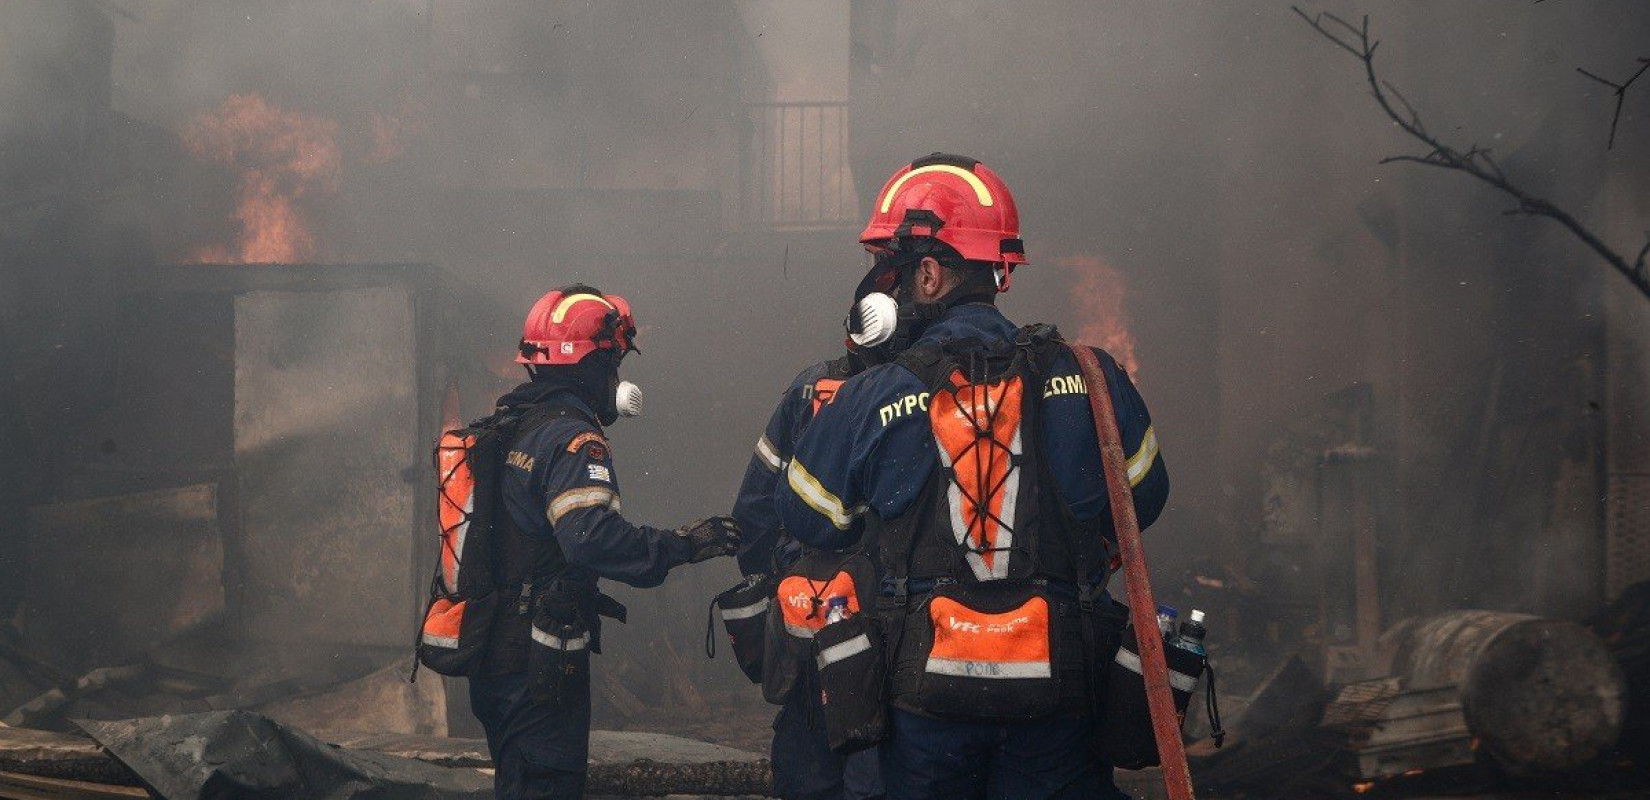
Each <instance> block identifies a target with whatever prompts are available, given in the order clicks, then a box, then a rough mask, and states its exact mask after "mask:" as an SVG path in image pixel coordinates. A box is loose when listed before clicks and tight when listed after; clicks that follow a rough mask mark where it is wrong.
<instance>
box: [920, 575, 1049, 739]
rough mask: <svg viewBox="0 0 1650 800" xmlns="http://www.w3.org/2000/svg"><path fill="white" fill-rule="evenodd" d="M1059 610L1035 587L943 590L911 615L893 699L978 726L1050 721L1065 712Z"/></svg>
mask: <svg viewBox="0 0 1650 800" xmlns="http://www.w3.org/2000/svg"><path fill="white" fill-rule="evenodd" d="M1059 613H1060V612H1059V610H1058V609H1057V608H1056V604H1054V603H1053V602H1051V601H1050V599H1049V597H1048V595H1047V593H1046V592H1045V591H1044V590H1043V588H1042V587H1041V586H1038V585H1036V584H1029V585H1028V584H1012V585H1007V586H995V585H991V584H976V585H968V586H958V585H945V586H941V587H939V588H937V589H936V590H935V591H934V593H933V595H931V596H930V597H929V598H928V600H927V601H925V602H924V603H921V604H918V605H916V606H913V607H912V608H911V609H910V610H909V611H908V612H907V613H906V619H905V622H906V628H905V634H904V636H903V637H902V639H903V641H902V642H901V648H900V649H901V651H902V652H901V653H900V654H899V655H898V657H897V659H896V665H895V669H896V674H897V675H899V676H901V678H902V680H896V685H895V689H896V692H897V694H896V697H895V700H896V701H897V702H898V703H899V704H900V705H902V706H905V707H907V708H909V709H910V710H912V711H916V712H918V713H922V714H927V715H929V716H934V717H939V718H960V719H968V720H972V721H977V722H1026V721H1031V720H1037V719H1043V718H1046V717H1049V716H1052V715H1053V714H1055V713H1056V712H1058V711H1059V710H1060V709H1061V686H1060V672H1061V671H1062V670H1060V669H1059V666H1060V665H1061V664H1062V663H1063V662H1062V661H1061V660H1060V658H1061V656H1062V655H1064V653H1063V652H1062V650H1063V648H1064V647H1066V646H1069V643H1068V642H1066V641H1064V639H1065V638H1066V637H1062V636H1060V635H1059V629H1058V627H1057V626H1058V624H1059V622H1058V616H1059ZM901 684H903V686H902V685H901Z"/></svg>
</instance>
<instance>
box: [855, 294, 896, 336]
mask: <svg viewBox="0 0 1650 800" xmlns="http://www.w3.org/2000/svg"><path fill="white" fill-rule="evenodd" d="M854 315H855V316H857V317H858V318H859V331H858V332H857V333H849V334H848V338H849V339H852V340H853V342H854V344H856V345H859V346H860V347H876V346H877V345H881V344H886V343H887V342H888V341H889V340H890V339H893V338H894V332H895V331H896V330H897V329H898V328H899V301H897V300H895V299H894V298H893V297H891V296H889V295H887V294H885V293H883V292H872V293H870V294H868V295H865V296H864V297H862V298H860V301H859V302H858V303H855V304H854Z"/></svg>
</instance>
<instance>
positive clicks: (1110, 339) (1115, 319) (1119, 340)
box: [1055, 256, 1140, 380]
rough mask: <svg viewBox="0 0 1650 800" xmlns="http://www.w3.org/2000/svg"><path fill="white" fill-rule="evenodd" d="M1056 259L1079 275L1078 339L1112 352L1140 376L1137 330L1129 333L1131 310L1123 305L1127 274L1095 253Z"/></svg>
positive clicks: (1075, 289) (1075, 291) (1074, 292)
mask: <svg viewBox="0 0 1650 800" xmlns="http://www.w3.org/2000/svg"><path fill="white" fill-rule="evenodd" d="M1055 263H1056V264H1057V265H1059V266H1060V267H1061V268H1063V269H1065V270H1067V271H1069V272H1072V273H1075V274H1076V276H1077V283H1076V286H1075V287H1073V290H1072V297H1073V298H1075V299H1076V302H1077V304H1078V322H1079V327H1078V329H1077V341H1079V342H1081V343H1083V344H1086V345H1090V346H1093V347H1098V348H1100V349H1102V350H1105V351H1106V352H1107V353H1110V354H1111V357H1112V358H1115V359H1117V363H1118V365H1119V366H1121V367H1122V368H1123V370H1124V371H1125V372H1127V373H1128V374H1129V376H1130V377H1132V378H1135V379H1136V380H1138V378H1139V375H1140V359H1139V357H1138V356H1136V355H1135V342H1134V334H1131V333H1129V328H1128V321H1129V318H1128V312H1127V311H1126V310H1125V308H1124V306H1123V300H1124V297H1125V296H1126V295H1127V293H1128V288H1129V282H1128V278H1126V277H1124V275H1123V273H1122V272H1119V271H1118V270H1117V268H1115V267H1113V266H1111V265H1110V264H1107V263H1106V262H1104V261H1101V260H1100V259H1099V258H1097V257H1095V256H1066V257H1064V258H1059V259H1055Z"/></svg>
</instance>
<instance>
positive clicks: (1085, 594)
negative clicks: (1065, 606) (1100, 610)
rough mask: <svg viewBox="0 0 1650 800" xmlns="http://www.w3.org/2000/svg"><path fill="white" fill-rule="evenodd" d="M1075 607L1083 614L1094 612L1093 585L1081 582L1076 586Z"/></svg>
mask: <svg viewBox="0 0 1650 800" xmlns="http://www.w3.org/2000/svg"><path fill="white" fill-rule="evenodd" d="M1077 607H1078V608H1080V609H1082V610H1083V613H1085V614H1091V613H1093V612H1094V584H1092V583H1087V582H1083V583H1079V584H1078V585H1077Z"/></svg>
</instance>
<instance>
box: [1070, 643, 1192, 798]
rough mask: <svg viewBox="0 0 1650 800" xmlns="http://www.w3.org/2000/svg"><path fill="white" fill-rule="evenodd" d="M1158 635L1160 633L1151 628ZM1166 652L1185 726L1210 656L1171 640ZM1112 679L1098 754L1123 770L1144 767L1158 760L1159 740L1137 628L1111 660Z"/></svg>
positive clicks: (1099, 729) (1098, 733) (1097, 735)
mask: <svg viewBox="0 0 1650 800" xmlns="http://www.w3.org/2000/svg"><path fill="white" fill-rule="evenodd" d="M1151 633H1152V634H1157V631H1155V630H1154V631H1151ZM1163 654H1164V656H1165V657H1166V659H1167V660H1168V662H1169V687H1170V689H1171V690H1172V692H1173V694H1174V707H1175V713H1176V714H1177V715H1178V716H1179V717H1180V720H1181V722H1182V724H1184V722H1185V720H1186V708H1187V706H1189V705H1190V704H1191V701H1192V692H1193V691H1195V690H1196V689H1197V680H1198V678H1199V677H1200V676H1202V674H1203V668H1204V665H1205V663H1206V661H1205V659H1204V658H1202V657H1200V656H1198V655H1197V654H1196V653H1192V652H1189V651H1186V650H1181V649H1180V648H1178V647H1171V646H1169V645H1167V644H1165V645H1164V647H1163ZM1109 672H1110V674H1109V675H1108V676H1107V678H1106V693H1105V701H1104V704H1103V708H1104V712H1103V713H1102V714H1101V715H1100V718H1099V720H1098V722H1097V724H1096V725H1095V739H1094V743H1095V750H1096V753H1095V754H1096V755H1097V756H1098V757H1099V758H1100V759H1101V760H1102V761H1105V762H1106V763H1108V764H1110V765H1112V766H1114V767H1119V768H1122V769H1144V768H1146V767H1155V766H1157V764H1158V756H1157V738H1156V736H1155V735H1154V734H1153V732H1152V714H1151V708H1150V706H1149V705H1148V703H1147V701H1146V679H1145V678H1144V677H1143V676H1142V673H1141V666H1140V646H1139V644H1138V643H1137V642H1136V639H1135V630H1134V627H1133V626H1130V627H1128V628H1126V629H1124V631H1123V644H1122V646H1121V647H1118V648H1117V655H1116V656H1115V657H1114V658H1113V660H1112V662H1111V668H1110V670H1109Z"/></svg>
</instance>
